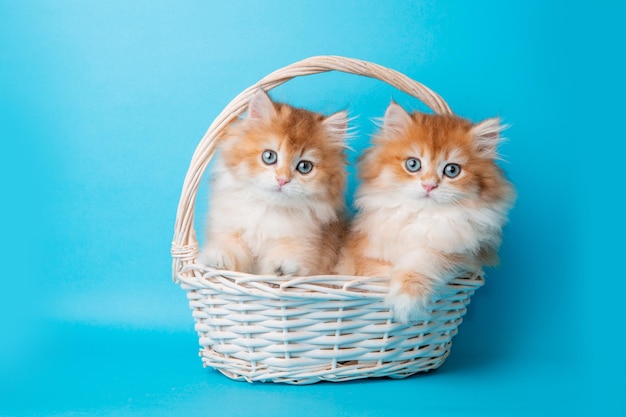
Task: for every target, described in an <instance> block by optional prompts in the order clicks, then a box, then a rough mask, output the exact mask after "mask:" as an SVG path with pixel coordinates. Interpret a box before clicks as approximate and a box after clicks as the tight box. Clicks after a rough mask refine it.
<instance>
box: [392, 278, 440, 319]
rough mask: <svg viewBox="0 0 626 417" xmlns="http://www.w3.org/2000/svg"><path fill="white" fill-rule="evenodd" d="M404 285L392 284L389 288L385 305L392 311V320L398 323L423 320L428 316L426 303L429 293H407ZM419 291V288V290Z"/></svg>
mask: <svg viewBox="0 0 626 417" xmlns="http://www.w3.org/2000/svg"><path fill="white" fill-rule="evenodd" d="M405 287H406V285H402V284H401V283H397V282H394V283H392V284H391V285H390V287H389V293H388V294H387V297H385V304H386V305H387V306H388V307H389V308H390V309H391V310H392V312H393V318H394V319H395V321H397V322H399V323H408V322H410V321H415V320H425V319H427V318H428V317H429V316H430V312H429V310H428V302H429V301H430V298H431V296H430V292H429V291H415V288H412V291H407V288H405ZM420 289H421V288H420Z"/></svg>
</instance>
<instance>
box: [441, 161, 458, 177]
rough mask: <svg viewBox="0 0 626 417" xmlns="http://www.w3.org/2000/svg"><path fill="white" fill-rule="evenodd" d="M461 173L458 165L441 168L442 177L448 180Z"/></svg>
mask: <svg viewBox="0 0 626 417" xmlns="http://www.w3.org/2000/svg"><path fill="white" fill-rule="evenodd" d="M460 173H461V166H460V165H459V164H448V165H446V166H445V167H444V168H443V175H445V176H446V177H448V178H454V177H457V176H458V175H459V174H460Z"/></svg>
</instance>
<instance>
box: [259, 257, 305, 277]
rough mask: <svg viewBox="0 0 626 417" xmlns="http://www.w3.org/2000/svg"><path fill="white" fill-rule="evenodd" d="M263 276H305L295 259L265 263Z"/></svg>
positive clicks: (262, 269)
mask: <svg viewBox="0 0 626 417" xmlns="http://www.w3.org/2000/svg"><path fill="white" fill-rule="evenodd" d="M261 274H268V275H279V276H282V275H287V276H290V275H298V274H303V271H302V268H301V267H300V263H299V262H298V261H296V260H293V259H274V260H268V261H267V262H263V264H262V265H261Z"/></svg>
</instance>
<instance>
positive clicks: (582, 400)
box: [0, 0, 626, 416]
mask: <svg viewBox="0 0 626 417" xmlns="http://www.w3.org/2000/svg"><path fill="white" fill-rule="evenodd" d="M211 3H212V4H211ZM624 17H626V16H625V13H624V6H622V5H617V2H595V3H593V4H591V3H590V4H586V3H576V4H573V3H565V2H555V1H552V2H542V3H541V4H538V2H524V1H513V2H495V1H493V2H488V1H472V2H461V1H459V2H453V1H445V2H431V1H424V2H409V1H386V2H381V1H356V0H354V1H344V2H336V1H316V2H286V1H285V2H278V1H273V2H269V1H268V2H255V1H229V2H222V3H217V2H191V1H190V2H184V3H181V2H163V1H138V2H126V1H107V2H81V1H57V2H44V1H41V2H38V1H22V2H17V1H16V2H10V1H2V2H0V100H1V101H0V123H1V124H0V128H1V129H0V132H1V135H2V145H3V149H2V151H0V158H1V161H0V167H1V169H2V175H1V178H2V192H3V197H4V198H3V202H4V203H3V204H2V206H3V208H4V210H3V215H2V217H1V218H2V229H1V230H2V231H3V232H4V235H3V237H4V238H3V239H2V257H3V258H2V261H3V262H2V263H3V266H4V271H5V274H4V276H3V280H2V283H1V284H0V309H1V310H0V317H1V318H0V326H1V327H0V332H1V334H2V337H1V339H0V340H1V341H0V415H2V416H4V415H6V416H28V415H33V416H64V415H72V416H81V415H85V416H87V415H88V416H108V415H111V416H117V415H120V416H126V415H128V416H131V415H132V416H139V415H149V416H160V415H184V416H200V415H223V416H238V415H241V416H276V415H294V416H309V415H311V416H312V415H315V416H319V415H324V416H326V415H328V416H331V415H332V416H385V415H394V416H398V415H433V416H448V415H459V416H469V415H477V416H489V415H493V416H507V415H521V416H526V415H535V416H539V415H541V416H555V415H593V416H596V415H597V416H619V415H622V416H623V415H626V405H625V398H626V383H625V380H626V366H625V359H624V355H623V350H624V344H623V341H622V337H623V333H624V330H626V326H625V325H624V321H623V317H624V313H623V311H622V310H621V309H620V307H621V306H623V305H624V294H626V291H625V289H626V288H625V286H624V272H623V271H624V270H623V267H621V264H622V262H620V260H621V258H622V257H623V254H622V253H623V250H624V243H623V236H624V216H623V211H624V209H623V204H622V203H621V199H619V200H618V197H619V196H620V194H621V193H623V191H624V186H623V179H622V178H623V173H622V171H623V169H622V166H621V165H622V161H621V159H622V156H623V155H624V141H625V138H624V133H623V128H622V120H623V118H624V112H623V109H624V105H623V99H624V96H625V94H624V93H625V92H626V91H625V90H626V89H625V88H624V73H625V70H626V68H624V67H625V66H624V63H623V62H622V55H623V45H622V42H623V40H624V39H625V36H624V35H625V34H624V26H623V20H624ZM322 54H336V55H344V56H349V57H354V58H360V59H365V60H369V61H373V62H376V63H379V64H382V65H385V66H387V67H391V68H394V69H397V70H399V71H401V72H403V73H405V74H407V75H409V76H411V77H412V78H414V79H417V80H419V81H421V82H423V83H425V84H426V85H428V86H429V87H431V88H433V89H434V90H435V91H437V92H438V93H440V94H441V95H442V96H443V97H444V98H445V99H446V100H447V101H448V103H449V104H450V105H451V106H452V108H453V109H454V110H455V111H456V112H457V113H458V114H460V115H463V116H465V117H468V118H471V119H473V120H480V119H482V118H486V117H491V116H494V115H500V116H501V117H502V118H503V120H504V121H505V122H507V123H510V124H511V125H512V127H511V128H510V129H509V130H508V131H507V136H508V138H509V142H508V143H506V144H505V145H504V146H503V147H502V152H503V154H504V155H505V159H506V161H507V162H506V163H504V164H503V166H504V168H505V170H506V171H507V172H508V174H509V176H510V178H511V179H512V181H513V182H514V183H515V184H516V186H517V188H518V191H519V200H518V203H517V205H516V207H515V209H514V210H513V211H512V213H511V222H510V224H509V225H508V226H507V228H506V230H505V243H504V246H503V249H502V266H500V267H499V268H497V269H493V270H489V271H488V277H487V278H488V281H487V284H486V286H485V287H483V288H482V289H480V290H479V291H478V292H477V293H476V295H475V296H474V297H473V299H472V304H471V305H470V310H469V313H468V315H467V316H466V320H465V322H464V323H463V325H462V326H461V328H460V333H459V335H458V336H457V337H456V338H455V339H454V342H453V349H452V355H451V356H450V358H449V359H448V360H447V361H446V363H445V364H444V365H443V367H442V368H441V369H439V370H437V371H435V372H432V373H429V374H425V375H420V376H416V377H411V378H408V379H406V380H401V381H395V380H387V379H382V380H373V381H356V382H348V383H340V384H330V383H323V384H316V385H313V386H305V387H291V386H284V385H275V384H254V385H250V384H246V383H240V382H233V381H230V380H229V379H227V378H226V377H224V376H222V375H221V374H218V373H217V372H215V371H212V370H207V369H203V368H202V366H201V362H200V359H199V358H198V356H197V339H196V336H195V333H194V331H193V321H192V319H191V314H190V312H189V310H188V307H187V302H186V298H185V294H184V292H183V291H182V290H180V289H179V288H178V287H177V286H176V285H175V284H173V283H172V282H171V270H170V268H171V259H170V255H169V250H170V242H171V238H172V233H173V224H174V219H175V212H176V206H177V204H178V197H179V195H180V188H181V185H182V181H183V178H184V175H185V172H186V170H187V166H188V163H189V160H190V158H191V154H192V152H193V150H194V149H195V146H196V144H197V142H198V140H199V139H200V138H201V137H202V135H203V134H204V132H205V131H206V129H207V128H208V126H209V124H210V123H211V121H212V120H213V118H214V117H215V116H216V115H217V114H218V113H219V112H220V111H221V110H222V108H223V107H224V106H225V105H226V104H227V103H228V102H229V101H230V100H231V99H232V98H234V97H235V95H237V94H238V93H239V92H241V91H242V90H243V89H244V88H246V87H248V86H249V85H251V84H253V83H254V82H256V81H257V80H258V79H260V78H261V77H263V76H265V75H266V74H268V73H269V72H271V71H273V70H275V69H277V68H280V67H282V66H284V65H287V64H290V63H292V62H294V61H297V60H300V59H303V58H306V57H308V56H313V55H322ZM272 94H273V96H274V97H276V98H278V99H281V100H287V101H289V102H291V103H292V104H295V105H302V106H307V107H311V108H313V109H316V110H319V111H324V112H330V111H336V110H339V109H342V108H347V109H348V110H349V111H350V113H351V114H352V115H358V116H359V117H358V118H357V119H356V120H355V124H357V125H358V132H359V135H358V137H357V138H356V139H355V143H354V147H355V149H356V150H359V149H361V148H362V147H363V146H365V145H366V143H367V135H368V134H369V133H370V132H371V131H372V128H373V125H372V123H371V121H370V119H371V118H372V117H375V116H380V115H382V113H383V112H384V109H385V107H386V106H387V104H388V102H389V100H390V99H391V98H392V97H393V98H395V99H396V100H397V101H399V102H400V103H401V104H403V105H405V106H407V107H419V103H417V102H416V101H414V100H412V99H410V98H409V97H406V96H404V95H402V94H399V93H398V92H397V91H395V90H393V89H391V88H388V87H387V86H386V85H384V84H383V83H380V82H376V81H373V80H366V79H362V78H360V77H354V76H345V75H340V74H324V75H320V76H314V77H303V78H300V79H297V80H293V81H291V82H289V83H287V84H286V85H284V86H281V87H279V88H277V89H275V90H274V91H273V92H272ZM355 155H356V154H354V155H352V156H353V157H354V156H355ZM351 186H352V187H354V183H352V184H351ZM203 210H204V209H203V207H201V206H200V205H199V207H198V215H197V216H198V218H199V219H201V218H202V217H203V213H204V212H203ZM198 226H199V228H201V227H202V225H201V221H199V225H198Z"/></svg>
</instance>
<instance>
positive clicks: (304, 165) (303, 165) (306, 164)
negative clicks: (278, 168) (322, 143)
mask: <svg viewBox="0 0 626 417" xmlns="http://www.w3.org/2000/svg"><path fill="white" fill-rule="evenodd" d="M296 169H297V170H298V172H299V173H300V174H308V173H309V172H311V170H312V169H313V162H311V161H300V162H298V166H297V167H296Z"/></svg>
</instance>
